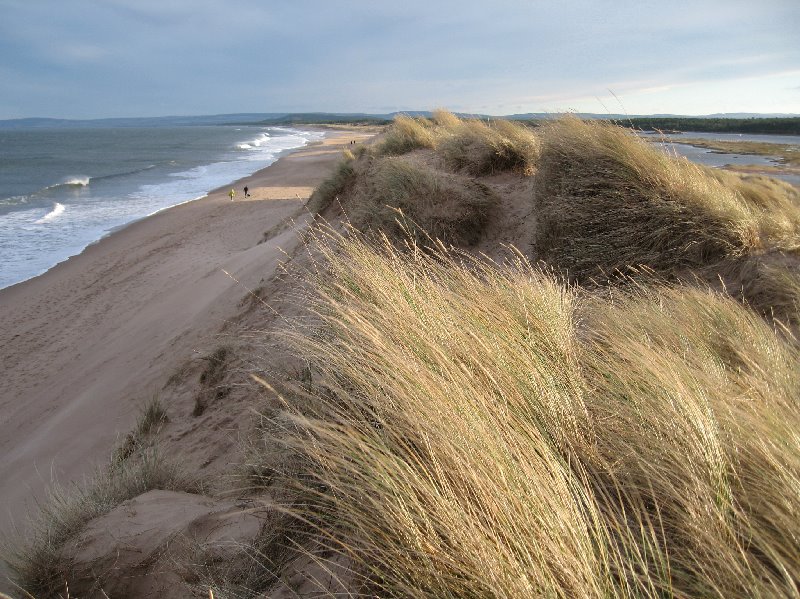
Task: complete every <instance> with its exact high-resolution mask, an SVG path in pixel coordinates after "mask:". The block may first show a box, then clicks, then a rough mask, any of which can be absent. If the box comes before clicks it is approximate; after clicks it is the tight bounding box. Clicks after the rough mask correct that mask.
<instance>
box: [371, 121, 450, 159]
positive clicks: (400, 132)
mask: <svg viewBox="0 0 800 599" xmlns="http://www.w3.org/2000/svg"><path fill="white" fill-rule="evenodd" d="M435 145H436V132H435V128H434V126H433V123H432V122H431V121H429V120H428V119H425V118H416V119H415V118H412V117H410V116H406V115H402V114H401V115H398V116H396V117H395V119H394V122H393V123H392V125H391V127H389V130H388V131H387V132H386V135H385V136H384V138H383V141H382V142H381V144H380V145H379V146H378V151H379V153H381V154H386V155H390V156H396V155H399V154H405V153H407V152H410V151H411V150H416V149H419V148H433V147H434V146H435Z"/></svg>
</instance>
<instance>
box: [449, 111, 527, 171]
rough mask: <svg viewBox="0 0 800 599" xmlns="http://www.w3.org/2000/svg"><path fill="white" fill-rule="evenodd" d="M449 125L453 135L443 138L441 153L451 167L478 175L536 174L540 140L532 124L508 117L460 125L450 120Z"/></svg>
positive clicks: (470, 121)
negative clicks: (509, 119) (502, 173)
mask: <svg viewBox="0 0 800 599" xmlns="http://www.w3.org/2000/svg"><path fill="white" fill-rule="evenodd" d="M451 116H452V115H451ZM453 118H455V117H453ZM447 126H448V129H449V130H450V132H451V135H449V136H447V137H444V138H443V140H442V142H441V144H440V146H439V148H438V152H439V154H441V156H442V157H443V158H444V160H445V162H446V163H447V164H448V165H449V166H450V167H451V168H453V169H455V170H463V171H466V172H467V173H469V174H471V175H475V176H481V175H493V174H496V173H498V172H503V171H512V172H516V173H519V174H520V175H525V176H527V175H532V174H533V172H534V170H535V168H536V162H537V159H538V156H539V141H538V139H537V137H536V135H535V134H534V132H533V131H532V130H531V129H530V128H529V127H526V126H525V125H523V124H521V123H512V122H511V121H506V120H495V121H492V122H491V123H485V122H483V121H481V120H478V119H467V120H463V121H460V122H458V123H457V124H456V123H454V122H452V121H449V122H448V125H447Z"/></svg>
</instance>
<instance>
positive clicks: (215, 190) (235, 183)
mask: <svg viewBox="0 0 800 599" xmlns="http://www.w3.org/2000/svg"><path fill="white" fill-rule="evenodd" d="M292 128H293V129H298V130H306V131H315V132H318V133H323V134H324V135H325V137H323V138H322V139H321V140H317V141H312V142H310V143H307V144H306V145H304V146H299V147H297V148H290V149H288V150H280V151H279V152H278V153H277V155H276V156H275V159H274V160H273V161H272V162H270V163H269V164H268V165H266V166H263V167H261V168H259V169H258V170H256V171H255V172H253V173H251V174H250V175H246V176H245V177H240V178H239V179H235V180H233V181H231V182H230V183H227V184H225V185H222V186H220V187H216V188H213V189H211V190H209V191H207V192H206V193H204V194H203V195H200V196H197V197H195V198H191V199H188V200H183V201H180V202H178V203H177V204H172V205H170V206H165V207H163V208H159V209H158V210H155V211H154V212H151V213H150V214H146V215H144V216H141V217H138V218H134V219H133V220H131V221H129V222H127V223H124V224H122V225H117V226H115V227H112V228H111V229H109V230H108V231H106V232H105V233H104V234H103V235H102V236H100V237H99V238H97V239H95V240H93V241H90V242H89V243H87V244H86V245H85V246H84V247H83V248H82V249H81V250H80V251H79V252H78V253H77V254H72V255H71V256H67V257H66V258H64V259H63V260H60V261H58V262H56V263H55V264H53V265H52V266H50V267H49V268H48V269H47V270H45V271H43V272H40V273H39V274H35V275H32V276H30V277H28V278H27V279H23V280H21V281H17V282H16V283H12V284H11V285H8V286H6V287H0V299H2V292H3V291H5V290H6V289H11V288H13V287H15V286H17V285H20V284H22V283H26V282H28V281H31V280H33V279H35V278H37V277H41V276H43V275H46V274H47V273H48V272H50V271H51V270H53V269H54V268H57V267H58V266H59V265H60V264H63V263H65V262H67V261H69V260H72V259H73V258H76V257H77V256H80V255H81V254H83V253H84V252H85V251H86V250H87V249H88V248H90V247H92V246H93V245H96V244H98V243H100V242H102V241H103V240H104V239H107V238H108V237H110V236H112V235H114V234H116V233H117V232H119V231H122V230H124V229H125V228H127V227H129V226H131V225H133V224H135V223H137V222H139V221H142V220H144V219H147V218H150V217H152V216H155V215H157V214H160V213H162V212H164V211H166V210H171V209H172V208H176V207H178V206H182V205H184V204H188V203H191V202H197V201H201V200H203V199H205V198H207V197H209V196H210V195H211V194H214V193H219V192H221V191H222V190H226V189H230V188H231V187H235V188H237V189H238V190H241V187H242V186H243V185H240V183H241V184H244V183H245V182H246V181H247V180H248V179H251V178H253V177H257V176H258V175H259V174H260V173H261V172H262V171H265V170H266V169H268V168H269V167H271V166H272V165H273V164H275V163H276V162H278V161H279V160H281V159H282V158H284V157H285V156H288V155H290V154H292V153H293V152H298V151H301V150H304V149H306V148H310V147H313V146H314V145H316V144H321V143H324V141H325V139H327V138H328V137H329V136H330V135H331V134H335V131H333V130H330V129H326V128H323V127H314V126H296V127H292ZM248 187H249V185H248ZM237 193H238V192H237Z"/></svg>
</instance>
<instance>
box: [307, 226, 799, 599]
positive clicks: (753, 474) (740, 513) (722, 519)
mask: <svg viewBox="0 0 800 599" xmlns="http://www.w3.org/2000/svg"><path fill="white" fill-rule="evenodd" d="M322 249H323V254H324V255H325V260H326V262H325V267H324V268H321V269H319V270H317V271H316V274H315V275H314V283H315V285H316V288H317V291H318V293H317V295H316V296H315V300H314V304H313V305H314V311H315V312H316V313H317V314H318V315H320V316H321V318H322V319H323V321H324V326H323V327H322V330H321V331H317V332H312V331H308V332H306V331H304V330H302V329H301V330H298V331H297V332H296V333H295V335H294V342H295V344H296V347H297V348H298V349H299V350H300V351H301V352H302V353H303V355H304V356H306V357H307V358H308V359H309V360H310V361H311V363H312V365H313V367H314V370H315V372H316V376H315V380H316V386H317V388H318V389H319V393H318V394H317V395H318V397H316V398H315V400H314V405H315V406H318V407H317V408H316V409H315V410H314V411H312V412H308V411H305V412H303V411H302V410H300V409H297V410H295V411H293V412H292V414H293V415H292V418H293V419H294V421H295V424H296V425H298V427H299V430H301V431H304V432H303V433H302V434H300V435H299V436H298V437H297V439H296V442H295V446H296V449H297V450H298V451H301V452H303V453H304V454H305V456H306V457H307V458H308V459H310V460H311V462H313V463H315V464H316V465H317V477H318V479H317V482H316V483H315V486H314V488H315V489H324V490H325V502H324V505H326V506H327V507H326V508H325V509H326V510H328V513H327V515H326V517H327V518H329V519H330V520H331V521H333V522H336V523H337V524H336V525H335V526H334V528H333V532H329V534H330V535H331V536H330V537H329V544H330V545H331V547H333V548H334V549H335V550H336V551H338V552H341V553H343V554H345V555H347V556H348V557H349V558H351V559H352V560H353V562H354V563H355V564H357V566H356V570H357V578H356V580H357V581H358V582H360V588H361V590H362V591H365V592H366V591H368V592H373V593H377V594H378V595H381V596H398V597H400V596H402V597H509V598H515V597H531V596H548V597H612V596H613V597H629V596H631V597H633V596H635V597H641V596H647V597H686V596H702V597H745V596H747V597H775V596H785V597H796V596H798V592H800V591H799V590H798V589H799V588H800V587H798V585H799V584H800V567H799V566H800V518H799V517H798V516H799V515H800V433H798V431H800V413H799V412H798V406H797V397H798V391H800V373H799V372H798V368H797V365H798V357H799V356H798V349H797V346H796V345H794V344H793V342H792V341H790V340H786V339H784V338H782V337H780V336H778V335H777V334H776V333H775V332H774V331H773V330H772V329H771V328H770V327H769V326H767V325H766V324H765V322H764V321H763V320H762V319H761V318H760V317H758V316H757V315H755V314H754V313H753V312H752V311H750V310H748V309H747V308H746V307H743V306H742V305H740V304H738V303H737V302H735V301H732V300H730V299H728V298H726V297H724V296H722V295H719V294H716V293H713V292H710V291H704V290H697V289H690V288H683V287H660V288H656V289H650V290H648V289H644V288H642V289H637V290H630V289H629V290H627V291H618V292H617V291H614V292H612V293H609V294H608V296H607V297H605V298H598V297H595V296H588V295H585V294H584V293H583V292H579V291H578V290H577V289H575V288H572V287H570V286H568V285H565V284H564V283H563V282H561V281H559V280H558V279H556V278H555V277H553V276H552V275H551V274H548V273H546V272H542V271H540V270H537V269H536V268H532V267H531V266H530V265H529V264H528V263H527V262H526V261H525V260H524V259H522V258H521V257H517V258H515V259H514V260H513V261H511V262H510V263H508V264H505V265H502V266H498V265H491V264H490V265H486V264H484V263H479V262H476V261H474V260H472V259H470V258H468V257H466V256H464V255H461V254H457V253H453V252H452V251H446V250H441V251H440V252H438V253H435V254H433V255H432V254H431V253H430V252H428V253H422V252H415V251H414V250H413V247H412V248H409V249H408V250H407V251H405V252H403V253H399V252H397V251H395V250H394V249H393V248H392V246H391V245H390V244H388V243H386V244H383V245H380V246H378V247H375V246H374V245H372V244H369V243H365V242H362V241H360V240H358V239H355V238H350V239H344V238H341V237H334V238H330V237H328V238H327V241H323V244H322ZM311 511H313V510H311ZM308 516H309V517H311V516H312V514H308ZM313 516H314V517H315V518H318V517H319V514H314V515H313ZM357 586H358V585H357Z"/></svg>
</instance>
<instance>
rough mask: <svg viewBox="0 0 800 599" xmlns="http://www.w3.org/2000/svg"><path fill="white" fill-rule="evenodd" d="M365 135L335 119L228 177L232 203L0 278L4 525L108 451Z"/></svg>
mask: <svg viewBox="0 0 800 599" xmlns="http://www.w3.org/2000/svg"><path fill="white" fill-rule="evenodd" d="M370 135H371V134H369V133H365V132H359V131H332V132H330V133H329V135H328V137H327V138H326V139H325V140H324V141H323V142H321V143H318V144H315V145H312V146H308V147H306V148H304V149H301V150H299V151H296V152H294V153H291V154H289V155H287V156H284V157H283V158H281V159H280V160H279V161H277V162H276V163H274V164H273V165H271V166H269V167H268V168H266V169H263V170H262V171H259V172H258V173H256V174H254V175H252V176H250V177H247V178H245V179H242V180H239V181H237V182H236V183H234V184H232V185H231V186H232V187H234V188H235V189H236V192H237V196H236V201H234V202H231V201H230V200H229V198H228V196H227V195H226V193H227V191H228V190H229V189H230V187H231V186H226V187H224V188H220V189H218V190H215V191H214V192H212V193H210V194H209V195H208V196H207V197H205V198H203V199H200V200H197V201H194V202H190V203H187V204H183V205H180V206H176V207H174V208H171V209H168V210H165V211H163V212H160V213H158V214H156V215H154V216H151V217H148V218H146V219H144V220H141V221H138V222H136V223H134V224H132V225H130V226H128V227H125V228H124V229H122V230H120V231H118V232H116V233H114V234H112V235H110V236H109V237H107V238H105V239H103V240H101V241H100V242H98V243H96V244H94V245H92V246H90V247H89V248H87V249H86V250H85V251H84V252H83V253H82V254H80V255H79V256H76V257H73V258H71V259H69V260H67V261H66V262H63V263H61V264H59V265H58V266H56V267H54V268H53V269H51V270H50V271H48V272H47V273H45V274H44V275H42V276H39V277H36V278H34V279H31V280H29V281H26V282H24V283H20V284H18V285H15V286H12V287H10V288H7V289H4V290H2V291H0V364H1V365H2V373H3V376H2V382H0V481H2V482H0V506H2V508H1V509H2V513H1V514H0V531H4V532H8V531H9V530H10V529H11V528H13V527H14V526H15V525H20V524H22V523H23V522H24V516H25V513H26V511H28V510H30V509H31V508H33V507H35V502H36V500H37V499H40V498H42V497H43V496H44V492H45V490H46V489H47V487H49V486H50V485H51V484H52V482H53V481H58V482H60V483H70V482H73V481H80V480H81V479H82V478H83V477H84V476H85V475H87V474H89V473H90V472H91V470H92V469H93V467H95V466H96V465H98V464H101V463H103V462H105V461H106V460H107V459H108V456H109V455H110V452H111V451H112V448H113V447H114V445H115V444H116V443H117V442H118V440H119V438H120V437H121V436H123V435H125V434H126V433H127V432H128V431H129V430H130V429H131V428H132V426H133V424H134V422H135V420H136V417H137V414H138V410H139V409H140V407H141V406H142V404H143V403H145V402H146V401H147V400H148V399H149V398H150V397H151V396H152V395H153V394H154V393H156V392H157V391H158V390H159V389H161V387H162V386H163V384H164V381H165V380H166V379H167V378H168V377H169V375H170V374H171V373H173V372H174V371H175V369H176V368H177V367H178V366H179V365H180V364H182V363H185V361H186V360H187V359H188V358H191V356H192V354H193V352H194V353H197V352H198V351H200V350H199V349H198V348H199V347H205V346H206V345H207V343H204V342H205V341H207V340H208V338H209V337H211V336H213V335H214V333H215V332H216V331H218V330H219V329H220V327H221V326H222V325H223V324H224V323H225V320H226V319H227V318H230V317H231V316H232V315H233V314H235V312H236V306H237V304H238V303H239V302H240V300H241V299H242V297H243V296H244V295H245V294H246V288H254V287H257V286H258V285H259V284H260V283H261V282H262V281H263V280H268V279H269V277H270V276H271V275H272V274H273V273H274V271H275V269H276V267H277V266H278V264H279V263H280V262H281V259H282V256H283V255H284V254H283V253H282V251H281V250H286V249H290V248H289V247H287V246H292V245H296V244H297V243H298V241H297V234H296V231H295V230H293V229H294V228H296V227H297V226H302V223H303V222H304V220H306V219H307V215H306V214H305V211H304V210H303V205H304V203H305V201H306V200H307V199H308V197H309V195H310V193H311V191H312V190H313V188H314V187H315V186H316V185H317V184H319V183H320V182H321V181H322V180H323V179H324V178H325V177H326V176H327V175H328V173H329V171H330V168H331V167H332V166H333V164H334V163H335V162H336V161H337V160H338V158H339V156H340V152H341V149H342V148H343V147H344V148H346V147H347V146H348V143H349V140H351V139H356V140H363V139H364V138H366V137H369V136H370ZM245 185H247V186H248V187H249V188H250V190H251V197H249V198H247V199H246V200H245V199H244V195H243V193H242V188H243V187H244V186H245ZM292 223H295V224H294V225H292ZM266 231H272V232H273V234H272V235H271V236H270V237H269V239H268V240H267V241H266V242H264V243H259V241H261V240H262V238H263V236H264V233H265V232H266ZM276 231H277V233H276ZM224 271H227V272H228V273H230V275H231V276H232V277H234V278H235V279H236V281H234V280H233V278H231V276H228V275H226V274H225V272H224ZM237 281H238V282H237Z"/></svg>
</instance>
